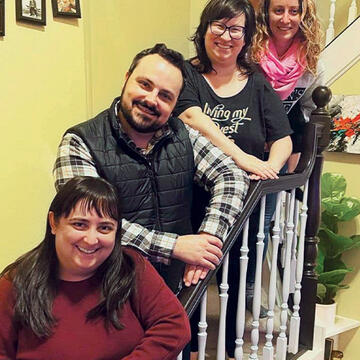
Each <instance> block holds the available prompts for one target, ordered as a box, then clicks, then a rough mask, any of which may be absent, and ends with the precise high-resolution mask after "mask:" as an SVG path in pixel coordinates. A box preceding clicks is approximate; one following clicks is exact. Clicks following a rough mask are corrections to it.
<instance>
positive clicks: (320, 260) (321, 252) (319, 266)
mask: <svg viewBox="0 0 360 360" xmlns="http://www.w3.org/2000/svg"><path fill="white" fill-rule="evenodd" d="M325 255H326V249H325V247H324V242H321V241H320V242H319V245H318V253H317V258H316V268H315V272H316V273H317V274H318V275H320V274H321V273H323V272H324V260H325Z"/></svg>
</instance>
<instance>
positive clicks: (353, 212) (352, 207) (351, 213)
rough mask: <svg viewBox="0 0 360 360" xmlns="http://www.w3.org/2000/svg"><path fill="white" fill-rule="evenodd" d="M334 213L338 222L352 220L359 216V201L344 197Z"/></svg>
mask: <svg viewBox="0 0 360 360" xmlns="http://www.w3.org/2000/svg"><path fill="white" fill-rule="evenodd" d="M334 211H337V215H336V216H337V217H338V219H339V220H340V221H349V220H352V219H353V218H354V217H355V216H358V215H359V214H360V201H359V200H358V199H356V198H354V197H344V198H342V199H341V201H340V204H339V205H338V206H335V208H334Z"/></svg>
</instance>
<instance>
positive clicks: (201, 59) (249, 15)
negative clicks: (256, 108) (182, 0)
mask: <svg viewBox="0 0 360 360" xmlns="http://www.w3.org/2000/svg"><path fill="white" fill-rule="evenodd" d="M240 14H244V15H245V36H244V46H243V48H242V49H241V51H240V53H239V55H238V57H237V66H238V68H239V70H241V72H242V73H243V74H246V75H248V74H251V73H252V72H253V71H254V68H253V63H252V61H251V60H250V54H249V52H250V47H251V43H252V38H253V35H254V33H255V31H256V25H255V12H254V8H253V7H252V5H251V4H250V3H249V1H248V0H210V1H209V2H208V3H207V4H206V6H205V8H204V10H203V12H202V13H201V17H200V24H199V26H198V27H197V29H196V31H195V33H194V35H193V36H192V37H191V38H190V39H191V41H193V42H194V45H195V50H196V55H197V56H196V58H194V59H192V60H197V61H192V63H193V65H194V66H195V67H196V69H197V70H198V71H199V72H200V73H205V74H206V73H209V72H210V71H212V70H213V67H212V64H211V61H210V59H209V57H208V55H207V53H206V49H205V34H206V31H207V29H208V26H209V23H210V22H211V21H213V20H220V19H224V18H225V19H231V18H233V17H236V16H238V15H240Z"/></svg>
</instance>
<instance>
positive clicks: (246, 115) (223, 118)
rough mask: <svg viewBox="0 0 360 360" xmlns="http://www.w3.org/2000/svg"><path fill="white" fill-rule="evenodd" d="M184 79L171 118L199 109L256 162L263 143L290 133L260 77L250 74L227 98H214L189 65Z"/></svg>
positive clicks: (280, 109)
mask: <svg viewBox="0 0 360 360" xmlns="http://www.w3.org/2000/svg"><path fill="white" fill-rule="evenodd" d="M186 76H187V79H186V86H185V89H184V91H183V92H182V94H181V95H180V97H179V100H178V103H177V105H176V107H175V109H174V112H173V113H174V115H175V116H179V115H180V114H181V113H182V112H184V111H185V110H186V109H188V108H190V107H193V106H199V107H200V108H201V109H202V111H203V113H205V114H206V115H208V116H210V117H211V118H212V120H213V121H214V122H215V123H216V124H217V126H218V127H219V128H220V129H221V131H222V132H223V133H224V134H225V135H226V136H227V137H229V138H230V139H232V140H233V141H234V142H235V143H236V145H238V146H239V147H240V148H241V149H242V150H243V151H245V152H246V153H248V154H251V155H254V156H256V157H258V158H260V159H263V156H264V145H265V143H266V142H269V141H275V140H278V139H281V138H283V137H285V136H287V135H290V134H291V133H292V130H291V128H290V125H289V120H288V118H287V116H286V113H285V110H284V106H283V104H282V102H281V100H280V98H279V96H278V95H277V94H276V93H275V91H274V90H273V89H272V87H271V85H270V84H269V83H268V82H267V81H266V80H265V78H264V76H263V75H262V74H260V73H258V72H255V73H254V74H252V75H250V76H249V78H248V81H247V83H246V85H245V87H244V88H243V89H242V90H241V91H240V92H239V93H238V94H236V95H234V96H230V97H220V96H218V95H216V93H215V92H214V90H213V89H212V88H211V86H210V85H209V84H208V82H207V81H206V79H205V78H204V77H203V76H202V75H201V74H199V73H198V71H197V70H196V69H195V68H194V67H193V66H192V65H191V64H190V63H189V62H187V63H186Z"/></svg>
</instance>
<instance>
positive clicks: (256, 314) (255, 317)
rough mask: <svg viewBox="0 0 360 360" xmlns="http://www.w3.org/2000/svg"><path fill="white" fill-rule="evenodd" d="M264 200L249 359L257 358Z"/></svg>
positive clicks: (257, 253)
mask: <svg viewBox="0 0 360 360" xmlns="http://www.w3.org/2000/svg"><path fill="white" fill-rule="evenodd" d="M265 201H266V196H263V197H262V199H261V207H260V218H259V231H258V234H257V242H256V271H255V286H254V300H253V307H252V313H253V321H252V323H251V325H252V329H251V346H250V356H249V359H258V356H257V351H258V344H259V315H260V306H261V272H262V263H263V262H262V259H263V253H264V238H265V234H264V218H265Z"/></svg>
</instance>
